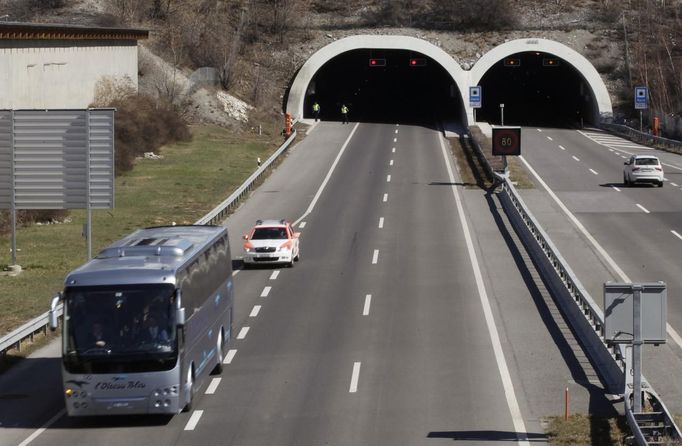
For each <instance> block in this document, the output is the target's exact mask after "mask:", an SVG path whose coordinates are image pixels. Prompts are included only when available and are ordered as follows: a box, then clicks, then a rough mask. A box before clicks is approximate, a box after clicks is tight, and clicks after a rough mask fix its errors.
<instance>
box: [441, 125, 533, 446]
mask: <svg viewBox="0 0 682 446" xmlns="http://www.w3.org/2000/svg"><path fill="white" fill-rule="evenodd" d="M438 139H439V141H440V147H441V150H442V152H443V158H444V159H445V166H446V167H447V171H448V175H449V178H450V182H451V183H453V186H451V189H452V194H453V195H454V197H455V203H456V205H457V213H458V214H459V220H460V223H461V225H462V232H464V239H465V241H466V246H467V251H468V252H469V261H470V262H471V267H472V269H473V270H474V277H475V279H476V287H477V289H478V296H479V298H480V300H481V306H482V307H483V314H484V315H485V322H486V325H487V326H488V333H489V334H490V341H491V343H492V347H493V352H494V353H495V361H496V362H497V368H498V370H499V372H500V378H501V380H502V385H503V387H504V395H505V398H506V400H507V407H508V408H509V413H510V414H511V418H512V422H513V424H514V431H515V433H516V438H517V442H518V444H520V445H527V446H529V445H530V443H529V442H528V435H527V432H526V425H525V423H524V421H523V415H522V414H521V408H520V407H519V402H518V401H517V399H516V393H515V392H514V383H513V382H512V379H511V374H510V373H509V367H508V366H507V361H506V360H505V357H504V351H503V350H502V343H501V342H500V335H499V333H498V331H497V326H496V325H495V318H494V316H493V311H492V308H491V306H490V301H489V299H488V293H487V292H486V289H485V283H484V282H483V275H482V273H481V267H480V266H479V264H478V258H477V256H476V250H475V249H474V244H473V241H472V238H471V233H470V232H469V225H468V223H467V219H466V216H465V215H464V207H463V205H462V201H461V199H460V197H459V192H458V189H457V186H454V183H455V176H454V175H453V173H452V166H451V165H450V159H449V158H448V154H447V150H446V149H445V143H444V142H443V137H442V135H441V134H438Z"/></svg>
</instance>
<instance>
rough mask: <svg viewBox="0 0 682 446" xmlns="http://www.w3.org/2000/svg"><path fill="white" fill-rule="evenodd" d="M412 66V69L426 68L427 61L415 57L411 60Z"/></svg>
mask: <svg viewBox="0 0 682 446" xmlns="http://www.w3.org/2000/svg"><path fill="white" fill-rule="evenodd" d="M410 66H411V67H425V66H426V59H424V58H423V57H413V58H411V59H410Z"/></svg>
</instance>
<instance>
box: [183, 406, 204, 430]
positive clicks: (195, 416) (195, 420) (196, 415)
mask: <svg viewBox="0 0 682 446" xmlns="http://www.w3.org/2000/svg"><path fill="white" fill-rule="evenodd" d="M203 414H204V411H203V410H195V411H194V412H192V416H191V417H189V420H188V421H187V424H186V425H185V430H186V431H193V430H194V428H195V427H197V424H199V420H200V419H201V416H202V415H203Z"/></svg>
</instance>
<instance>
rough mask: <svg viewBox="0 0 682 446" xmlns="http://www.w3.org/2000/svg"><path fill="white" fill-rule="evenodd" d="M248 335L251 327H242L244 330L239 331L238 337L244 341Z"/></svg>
mask: <svg viewBox="0 0 682 446" xmlns="http://www.w3.org/2000/svg"><path fill="white" fill-rule="evenodd" d="M248 333H249V327H242V329H241V330H239V334H238V335H237V339H244V338H245V337H246V335H247V334H248Z"/></svg>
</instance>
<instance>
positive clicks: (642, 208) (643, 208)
mask: <svg viewBox="0 0 682 446" xmlns="http://www.w3.org/2000/svg"><path fill="white" fill-rule="evenodd" d="M635 204H636V205H637V207H638V208H640V209H641V210H643V211H644V212H646V213H647V214H650V213H651V212H649V211H648V210H647V208H645V207H644V206H642V205H641V204H639V203H635Z"/></svg>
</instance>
